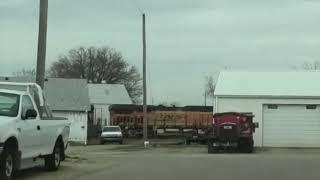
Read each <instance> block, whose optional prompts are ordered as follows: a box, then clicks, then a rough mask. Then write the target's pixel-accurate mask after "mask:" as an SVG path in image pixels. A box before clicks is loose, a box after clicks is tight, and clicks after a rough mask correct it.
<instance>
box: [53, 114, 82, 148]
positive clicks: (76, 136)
mask: <svg viewBox="0 0 320 180" xmlns="http://www.w3.org/2000/svg"><path fill="white" fill-rule="evenodd" d="M53 115H54V116H56V117H65V118H68V120H70V122H71V125H70V136H69V141H71V142H77V143H81V144H87V123H88V114H87V113H86V112H68V111H53Z"/></svg>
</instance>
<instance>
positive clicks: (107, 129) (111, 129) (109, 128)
mask: <svg viewBox="0 0 320 180" xmlns="http://www.w3.org/2000/svg"><path fill="white" fill-rule="evenodd" d="M103 132H120V128H119V127H104V128H103Z"/></svg>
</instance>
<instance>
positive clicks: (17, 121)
mask: <svg viewBox="0 0 320 180" xmlns="http://www.w3.org/2000/svg"><path fill="white" fill-rule="evenodd" d="M69 132H70V123H69V121H68V120H67V119H65V118H54V117H53V116H52V113H51V111H50V109H49V107H48V106H47V103H46V100H45V98H44V95H43V92H42V89H41V87H40V86H38V85H37V84H35V83H8V82H0V153H1V154H0V179H11V178H12V176H13V175H14V173H15V172H17V171H18V170H21V169H26V168H30V167H34V166H37V165H39V163H40V162H42V163H43V159H44V164H45V168H46V169H48V170H57V169H58V168H59V166H60V161H62V160H64V158H65V154H64V152H65V149H66V148H67V145H68V138H69Z"/></svg>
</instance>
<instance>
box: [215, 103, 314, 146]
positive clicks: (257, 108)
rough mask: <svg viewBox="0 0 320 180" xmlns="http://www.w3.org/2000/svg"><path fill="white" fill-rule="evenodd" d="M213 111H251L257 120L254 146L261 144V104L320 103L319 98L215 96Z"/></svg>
mask: <svg viewBox="0 0 320 180" xmlns="http://www.w3.org/2000/svg"><path fill="white" fill-rule="evenodd" d="M215 104H216V105H215V112H228V111H234V112H253V114H254V115H255V117H254V121H255V122H259V128H258V129H256V132H255V134H254V141H255V146H259V147H261V146H262V138H263V105H264V104H320V98H319V99H280V98H273V99H271V98H270V99H266V98H260V99H259V98H236V97H229V98H228V97H216V101H215Z"/></svg>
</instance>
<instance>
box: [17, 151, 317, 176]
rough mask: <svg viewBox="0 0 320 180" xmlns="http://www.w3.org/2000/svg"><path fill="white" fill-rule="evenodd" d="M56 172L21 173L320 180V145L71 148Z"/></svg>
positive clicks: (32, 173)
mask: <svg viewBox="0 0 320 180" xmlns="http://www.w3.org/2000/svg"><path fill="white" fill-rule="evenodd" d="M68 155H69V158H68V159H67V161H66V162H63V164H62V167H61V168H60V169H59V171H57V172H46V171H44V170H43V169H41V168H38V169H31V170H27V171H24V172H22V173H21V174H20V175H18V177H17V178H16V179H26V180H29V179H30V180H31V179H32V180H60V179H66V180H73V179H74V180H78V179H80V180H87V179H88V180H103V179H110V180H126V179H128V180H136V179H137V180H141V179H142V180H144V179H146V180H149V179H150V180H173V179H174V180H176V179H179V180H180V179H181V180H209V179H210V180H213V179H216V180H250V179H252V180H319V179H320V150H319V149H269V150H259V151H257V152H256V153H254V154H214V155H209V154H207V149H206V147H205V146H197V145H194V146H170V147H157V148H151V149H148V150H145V149H143V148H141V147H135V146H128V145H123V146H119V145H105V146H87V147H71V148H70V149H69V150H68Z"/></svg>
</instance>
